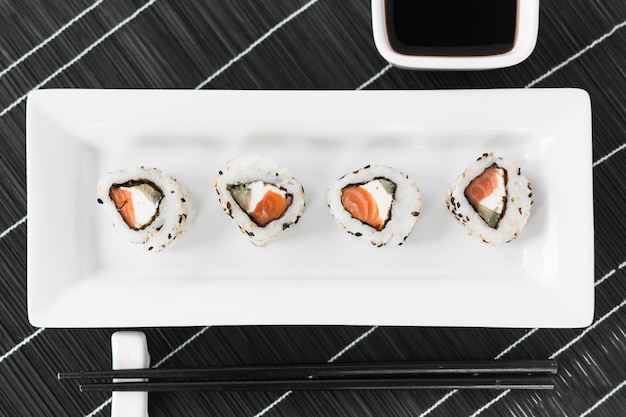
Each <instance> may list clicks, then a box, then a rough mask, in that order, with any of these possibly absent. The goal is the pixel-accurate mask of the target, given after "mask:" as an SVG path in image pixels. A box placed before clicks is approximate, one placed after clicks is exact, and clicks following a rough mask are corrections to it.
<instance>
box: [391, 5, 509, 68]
mask: <svg viewBox="0 0 626 417" xmlns="http://www.w3.org/2000/svg"><path fill="white" fill-rule="evenodd" d="M517 1H518V0H385V20H386V24H387V34H388V37H389V43H390V44H391V47H392V48H393V49H394V50H395V51H396V52H398V53H401V54H406V55H430V56H486V55H497V54H503V53H505V52H508V51H510V50H511V49H513V45H514V43H515V33H516V25H517Z"/></svg>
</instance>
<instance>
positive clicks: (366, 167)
mask: <svg viewBox="0 0 626 417" xmlns="http://www.w3.org/2000/svg"><path fill="white" fill-rule="evenodd" d="M370 167H371V165H370V164H368V165H365V166H364V167H363V169H368V168H370Z"/></svg>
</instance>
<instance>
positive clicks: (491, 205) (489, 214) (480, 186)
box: [465, 164, 507, 229]
mask: <svg viewBox="0 0 626 417" xmlns="http://www.w3.org/2000/svg"><path fill="white" fill-rule="evenodd" d="M465 197H466V198H467V200H468V201H469V202H470V204H471V205H472V207H474V210H476V212H477V213H478V214H479V215H480V216H481V217H482V218H483V220H484V221H485V223H487V225H489V227H492V228H494V229H497V228H498V223H499V222H500V219H501V218H502V216H503V215H504V210H505V209H506V199H507V197H506V170H504V169H503V168H500V167H498V166H497V165H495V164H494V165H492V166H490V167H488V168H486V169H485V170H484V171H483V173H482V174H480V175H479V176H477V177H476V178H474V179H473V180H472V181H471V182H470V183H469V184H468V186H467V187H466V188H465Z"/></svg>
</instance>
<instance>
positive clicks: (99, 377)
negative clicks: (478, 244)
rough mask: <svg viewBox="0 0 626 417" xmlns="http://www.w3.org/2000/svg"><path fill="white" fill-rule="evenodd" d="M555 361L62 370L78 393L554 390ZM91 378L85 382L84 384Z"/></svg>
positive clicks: (61, 378)
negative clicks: (76, 385) (75, 385)
mask: <svg viewBox="0 0 626 417" xmlns="http://www.w3.org/2000/svg"><path fill="white" fill-rule="evenodd" d="M556 372H557V364H556V362H555V361H517V362H504V361H490V362H443V363H442V362H437V363H436V362H409V363H367V364H321V365H269V366H220V367H208V368H178V369H167V368H146V369H120V370H106V371H79V372H60V373H59V374H58V375H57V377H58V379H59V380H68V379H72V380H76V379H78V380H81V383H80V385H79V389H80V391H82V392H98V391H143V392H157V391H160V392H164V391H253V390H257V391H258V390H266V391H269V390H374V389H376V390H398V389H404V390H406V389H495V390H504V389H542V390H543V389H552V388H554V382H553V375H554V374H556ZM84 380H89V382H84Z"/></svg>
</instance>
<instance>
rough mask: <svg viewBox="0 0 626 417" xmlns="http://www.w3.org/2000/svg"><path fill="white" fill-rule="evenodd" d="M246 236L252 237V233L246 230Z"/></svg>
mask: <svg viewBox="0 0 626 417" xmlns="http://www.w3.org/2000/svg"><path fill="white" fill-rule="evenodd" d="M246 234H247V235H248V236H250V237H254V232H249V231H247V230H246Z"/></svg>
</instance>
